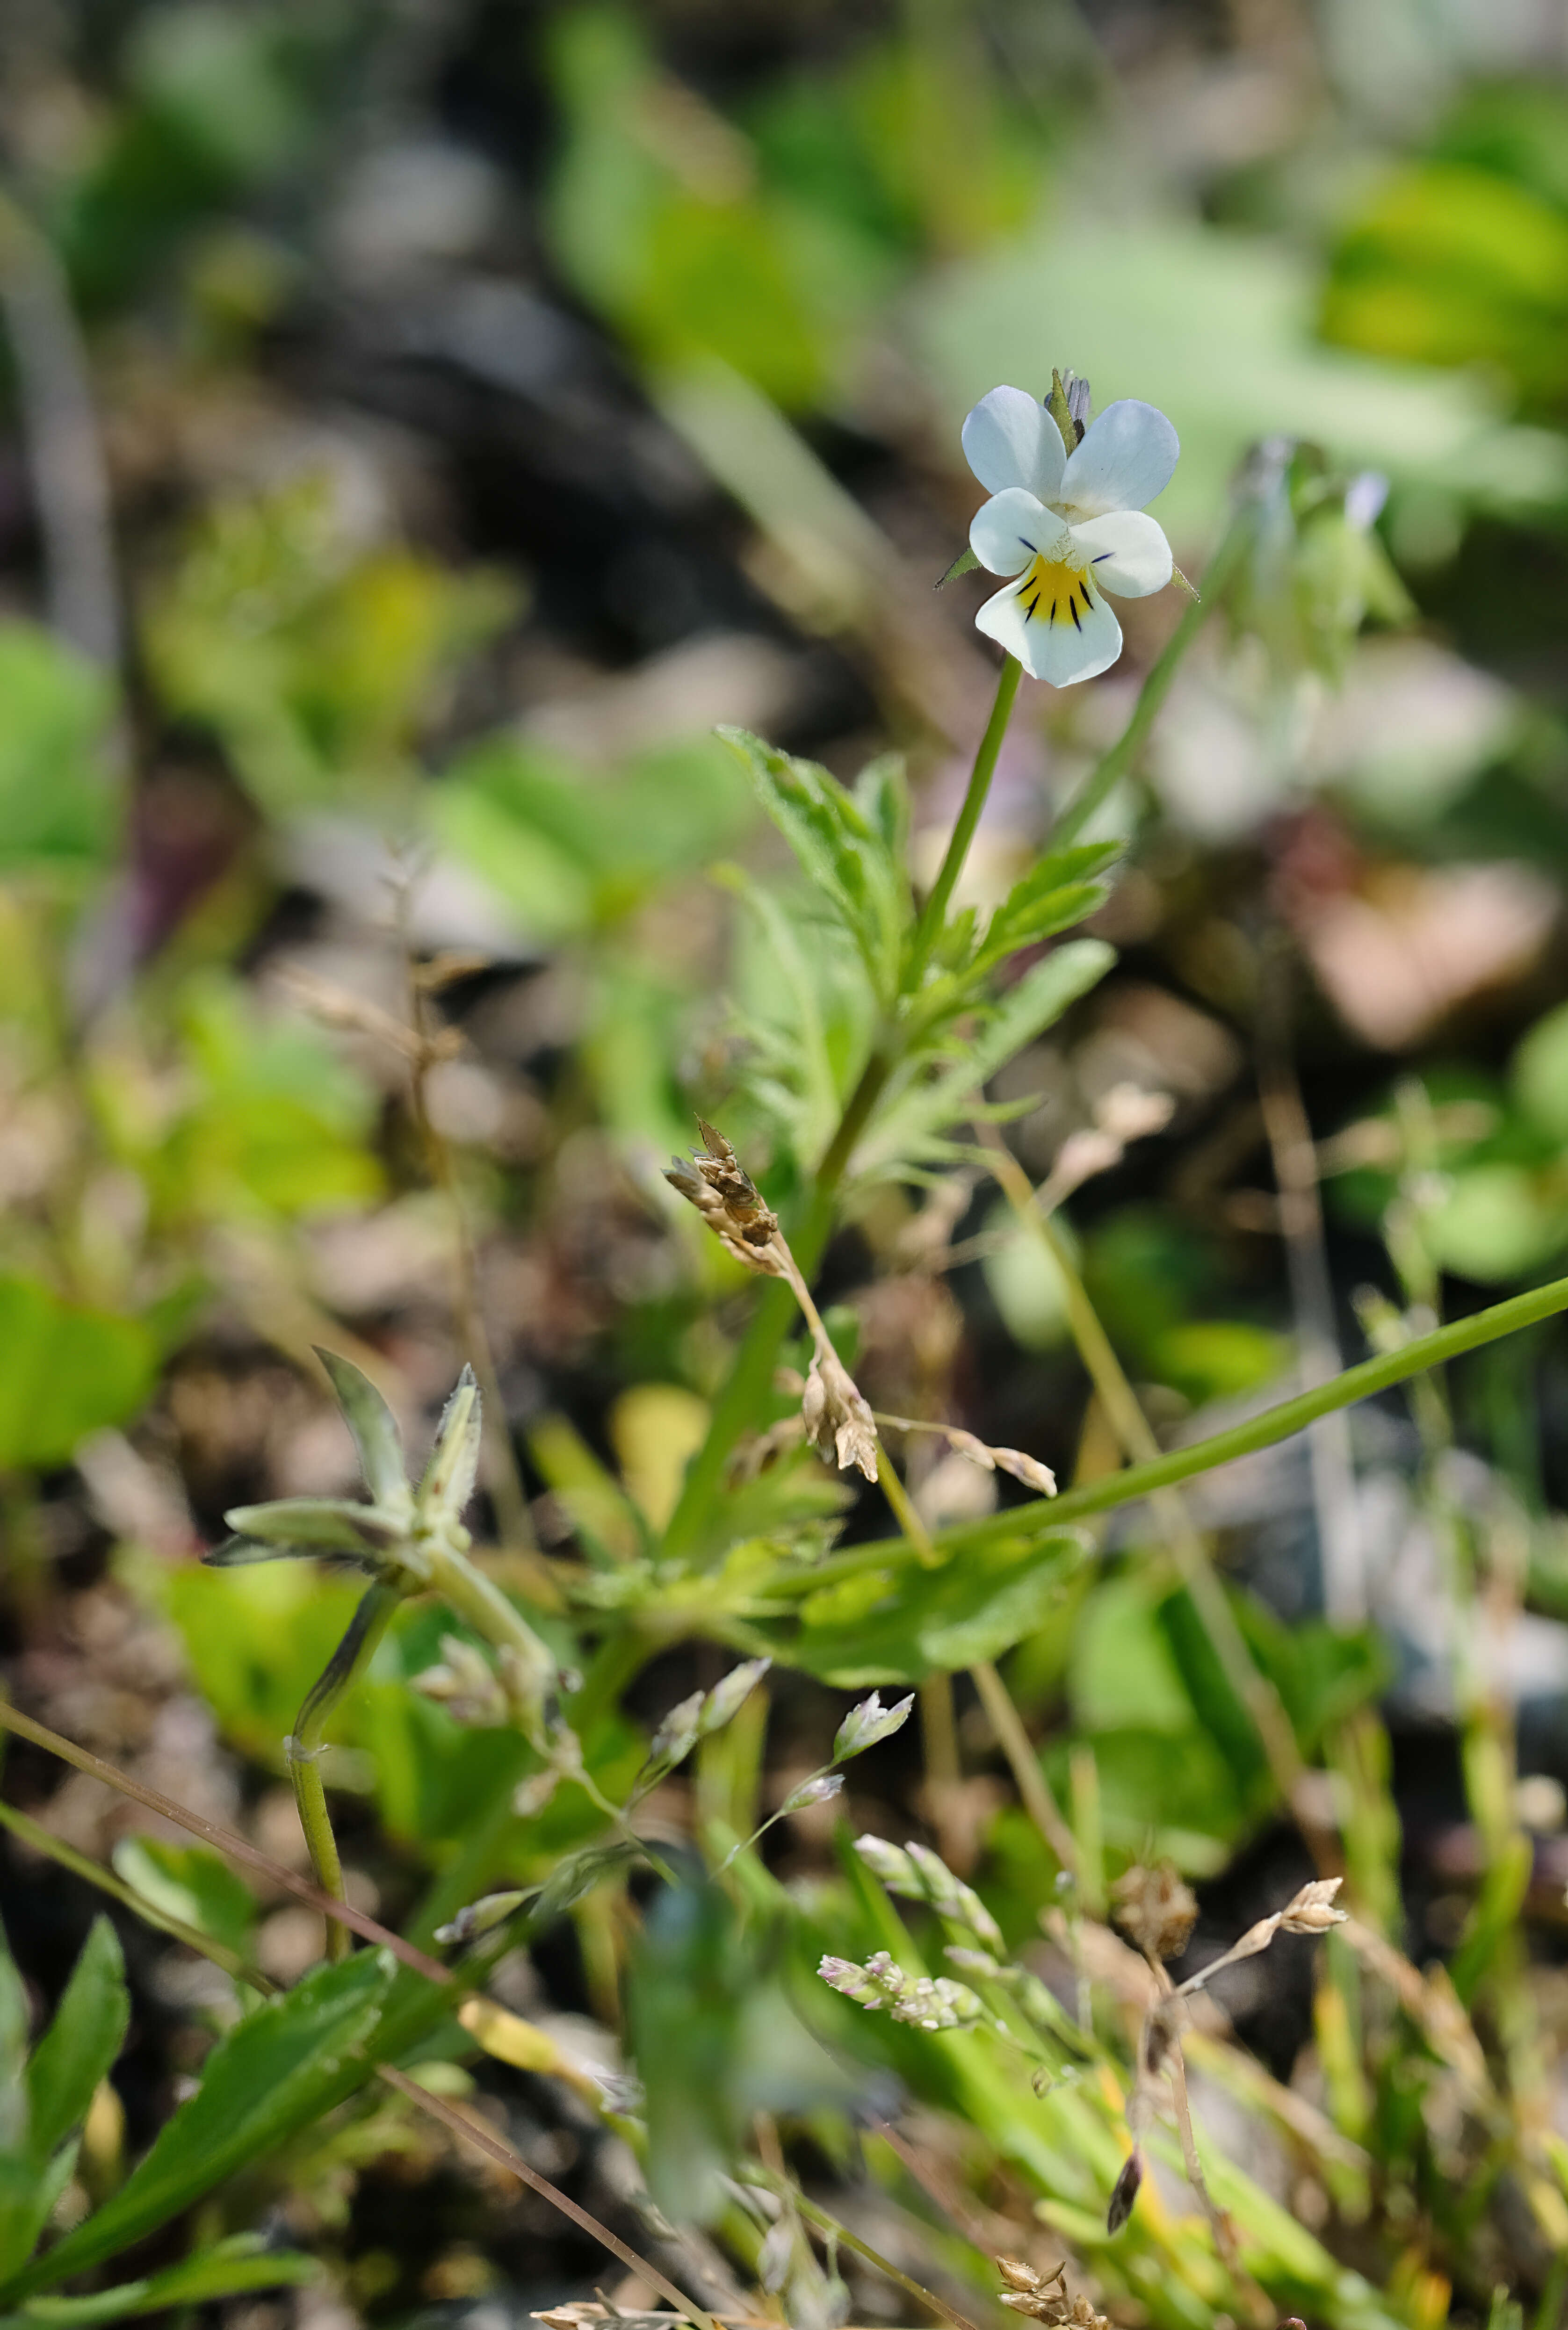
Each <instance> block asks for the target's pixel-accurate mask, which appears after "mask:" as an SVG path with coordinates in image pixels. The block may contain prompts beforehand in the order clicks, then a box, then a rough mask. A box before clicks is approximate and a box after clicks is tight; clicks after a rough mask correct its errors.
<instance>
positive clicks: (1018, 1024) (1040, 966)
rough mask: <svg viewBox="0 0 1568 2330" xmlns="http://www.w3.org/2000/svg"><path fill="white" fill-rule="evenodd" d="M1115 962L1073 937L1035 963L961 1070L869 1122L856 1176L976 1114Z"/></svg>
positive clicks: (914, 1150)
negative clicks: (986, 1091) (989, 1084)
mask: <svg viewBox="0 0 1568 2330" xmlns="http://www.w3.org/2000/svg"><path fill="white" fill-rule="evenodd" d="M1114 961H1116V953H1115V951H1114V950H1113V949H1112V948H1110V947H1108V946H1107V945H1106V943H1105V942H1104V941H1103V940H1102V939H1073V940H1069V942H1068V943H1067V944H1066V945H1065V946H1059V947H1057V948H1055V949H1053V951H1052V952H1050V954H1048V955H1046V956H1045V957H1044V958H1043V959H1042V960H1041V961H1039V962H1036V963H1032V964H1031V966H1030V968H1029V970H1028V971H1025V972H1024V974H1023V977H1022V979H1021V980H1019V981H1018V983H1017V985H1016V986H1015V987H1011V988H1009V989H1008V990H1007V993H1006V994H1005V995H1004V996H1003V999H1002V1000H1001V1002H1000V1003H999V1004H998V1005H997V1006H996V1008H995V1009H994V1010H993V1012H992V1013H991V1014H990V1015H989V1017H988V1018H987V1019H986V1020H985V1022H984V1026H983V1027H982V1028H981V1030H980V1032H979V1034H978V1035H977V1036H976V1037H974V1040H973V1041H972V1042H971V1043H970V1044H968V1045H967V1046H966V1047H965V1051H964V1056H963V1057H962V1058H961V1059H960V1060H959V1061H958V1062H957V1064H956V1065H955V1066H953V1067H950V1068H948V1069H946V1070H945V1071H944V1073H943V1074H942V1075H938V1076H936V1077H933V1078H932V1079H930V1080H929V1081H928V1082H927V1083H924V1084H914V1085H908V1086H906V1087H905V1088H904V1089H903V1090H902V1091H901V1092H898V1093H896V1094H895V1095H894V1097H893V1099H892V1100H891V1101H890V1102H889V1105H888V1106H887V1107H886V1108H884V1109H882V1110H881V1111H880V1112H879V1113H878V1114H877V1115H876V1116H875V1117H874V1118H873V1119H872V1121H871V1125H870V1131H869V1132H868V1133H867V1135H866V1137H865V1139H864V1140H863V1141H861V1143H860V1147H859V1148H858V1149H857V1150H856V1151H855V1155H854V1160H853V1163H852V1166H851V1172H852V1173H853V1174H857V1175H858V1174H861V1173H865V1172H868V1171H876V1170H879V1169H885V1168H886V1167H888V1166H889V1165H891V1164H895V1163H897V1162H898V1160H900V1159H902V1158H905V1157H908V1156H911V1155H918V1154H920V1153H921V1152H922V1151H924V1150H925V1147H926V1144H927V1143H928V1142H929V1141H933V1140H934V1139H935V1138H936V1136H937V1135H938V1134H940V1133H941V1132H944V1131H945V1130H946V1127H947V1126H949V1125H951V1124H954V1123H956V1122H959V1120H961V1119H962V1118H964V1117H965V1116H967V1115H969V1114H972V1113H973V1112H974V1107H975V1105H976V1103H977V1102H978V1100H979V1098H980V1091H981V1086H982V1085H983V1084H984V1083H985V1081H986V1079H987V1077H989V1076H993V1075H995V1074H996V1071H997V1069H998V1068H1000V1067H1002V1066H1003V1065H1004V1064H1005V1063H1006V1062H1007V1061H1008V1060H1010V1059H1012V1056H1013V1054H1014V1053H1015V1052H1018V1051H1022V1048H1023V1047H1024V1045H1025V1044H1030V1043H1032V1042H1033V1040H1034V1038H1035V1037H1037V1036H1038V1035H1040V1034H1041V1032H1042V1031H1043V1030H1044V1029H1045V1028H1049V1027H1050V1026H1051V1025H1052V1024H1053V1022H1054V1021H1056V1020H1058V1019H1060V1017H1061V1015H1062V1013H1063V1012H1064V1011H1065V1010H1066V1009H1067V1008H1068V1006H1069V1004H1070V1003H1076V1002H1077V1000H1078V999H1079V996H1080V995H1084V994H1087V993H1088V990H1089V989H1090V988H1091V987H1093V986H1094V985H1095V984H1096V982H1097V981H1098V980H1101V979H1103V978H1104V977H1105V974H1106V972H1107V971H1108V970H1109V969H1110V967H1111V965H1112V963H1113V962H1114Z"/></svg>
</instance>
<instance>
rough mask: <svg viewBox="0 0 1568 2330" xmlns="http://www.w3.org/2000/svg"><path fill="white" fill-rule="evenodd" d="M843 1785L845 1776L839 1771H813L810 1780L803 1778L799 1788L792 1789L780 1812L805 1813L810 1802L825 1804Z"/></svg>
mask: <svg viewBox="0 0 1568 2330" xmlns="http://www.w3.org/2000/svg"><path fill="white" fill-rule="evenodd" d="M843 1785H844V1783H843V1778H842V1776H841V1774H839V1773H837V1772H813V1775H812V1776H811V1778H810V1779H809V1780H803V1781H802V1782H801V1784H800V1786H799V1787H798V1788H792V1789H791V1790H790V1792H789V1794H788V1795H787V1796H786V1797H785V1798H784V1802H783V1804H781V1805H780V1806H779V1811H780V1814H784V1813H803V1812H804V1811H805V1810H806V1808H807V1806H808V1805H810V1804H826V1803H827V1801H828V1799H829V1797H830V1796H836V1795H838V1794H839V1793H840V1791H841V1788H842V1787H843Z"/></svg>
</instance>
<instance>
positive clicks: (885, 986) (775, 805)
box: [718, 728, 908, 1003]
mask: <svg viewBox="0 0 1568 2330" xmlns="http://www.w3.org/2000/svg"><path fill="white" fill-rule="evenodd" d="M718 733H719V734H720V735H721V736H723V737H724V739H725V740H726V742H727V744H733V745H734V747H735V749H736V752H737V753H739V754H740V755H741V758H742V759H743V760H744V761H745V762H746V767H747V768H748V769H749V770H750V772H751V776H752V781H753V783H754V784H755V787H756V790H757V793H758V796H759V797H760V799H761V801H762V804H763V807H764V808H765V810H766V811H767V813H768V815H769V816H770V817H771V818H772V819H773V821H774V824H775V825H776V826H777V827H778V829H779V831H780V832H781V833H782V834H783V835H784V839H785V840H786V841H787V842H788V843H789V846H790V848H792V849H793V850H794V854H795V857H796V858H797V859H798V860H799V862H800V866H801V870H802V872H803V873H804V874H805V875H806V876H807V878H808V879H809V880H810V881H811V882H812V883H813V885H814V886H815V887H816V888H817V889H818V891H819V892H820V893H821V894H822V896H823V898H825V899H826V900H827V902H828V903H829V905H831V906H832V909H833V911H834V913H835V914H837V916H838V918H839V920H840V921H841V923H843V925H844V928H845V929H846V930H847V931H848V932H849V933H850V935H851V938H852V939H853V940H854V942H855V944H856V946H857V947H858V948H859V950H860V956H861V959H862V961H864V963H865V966H866V969H867V971H868V973H869V974H870V980H871V982H872V985H873V987H874V988H875V989H876V991H877V994H878V996H879V998H880V999H881V1000H882V1001H883V1002H884V1003H890V1002H891V1001H892V999H893V996H894V993H895V991H896V988H897V983H898V957H899V950H900V947H901V945H902V940H903V927H904V921H905V916H906V913H907V909H908V886H907V884H906V882H905V878H904V876H903V874H902V872H901V870H900V869H899V867H898V865H897V864H896V862H895V860H894V857H893V855H892V852H891V850H890V849H889V843H888V839H887V838H886V833H885V831H884V827H885V826H886V825H887V824H888V823H889V820H890V819H891V817H892V802H893V798H894V797H893V795H892V792H891V780H890V778H889V777H887V776H886V775H884V774H881V773H878V774H875V775H874V776H873V777H872V781H871V782H870V786H869V787H868V799H869V800H870V804H871V807H872V810H873V812H874V819H875V821H873V815H869V814H868V812H867V810H866V809H865V808H862V807H861V805H860V802H859V801H857V800H856V799H855V797H854V796H853V795H852V794H851V793H848V792H846V791H845V790H844V788H843V786H842V785H841V784H840V783H839V782H838V781H837V779H836V778H834V777H832V776H830V775H829V774H828V772H827V771H826V769H822V768H819V767H818V766H817V764H816V763H815V762H813V761H797V760H794V758H792V756H791V755H790V754H789V753H780V752H775V751H774V747H773V746H772V745H771V744H764V743H763V741H762V739H761V738H760V737H757V736H753V735H752V734H749V732H748V731H747V730H746V729H744V728H721V729H720V730H719V732H718Z"/></svg>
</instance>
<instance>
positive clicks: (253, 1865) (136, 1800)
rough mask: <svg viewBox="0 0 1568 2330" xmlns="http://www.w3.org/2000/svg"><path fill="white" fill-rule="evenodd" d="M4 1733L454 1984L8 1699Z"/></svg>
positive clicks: (373, 1924) (415, 1951) (392, 1938)
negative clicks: (23, 1711)
mask: <svg viewBox="0 0 1568 2330" xmlns="http://www.w3.org/2000/svg"><path fill="white" fill-rule="evenodd" d="M0 1729H4V1730H6V1731H14V1733H15V1734H16V1736H17V1738H19V1739H26V1740H30V1741H31V1742H32V1744H33V1747H34V1748H43V1749H44V1750H45V1751H46V1752H47V1753H48V1754H49V1755H51V1756H58V1757H59V1758H60V1760H61V1762H62V1764H70V1765H72V1766H74V1767H75V1769H76V1770H77V1771H79V1772H85V1773H86V1774H87V1776H88V1777H89V1778H90V1779H92V1780H100V1781H101V1782H102V1783H103V1785H104V1786H105V1787H108V1788H113V1789H115V1790H117V1791H118V1793H119V1795H122V1796H128V1797H129V1798H130V1801H131V1802H132V1803H133V1804H140V1805H141V1806H142V1807H143V1809H144V1810H145V1811H147V1812H149V1813H157V1815H158V1817H159V1819H160V1820H166V1821H173V1823H175V1826H176V1828H183V1829H185V1830H188V1832H189V1833H190V1834H191V1835H192V1836H199V1837H200V1838H201V1840H202V1842H203V1843H204V1844H210V1845H211V1846H212V1847H213V1849H214V1852H221V1853H223V1855H224V1857H225V1859H227V1860H229V1861H238V1863H239V1864H240V1866H241V1868H242V1869H253V1870H254V1871H255V1872H256V1874H257V1875H258V1876H259V1877H264V1878H265V1879H266V1880H267V1881H268V1883H269V1884H270V1885H275V1886H277V1887H279V1888H280V1890H282V1891H283V1892H285V1893H292V1894H293V1896H294V1898H295V1899H296V1900H299V1901H303V1902H305V1903H306V1904H307V1906H308V1907H309V1908H310V1909H319V1910H321V1911H323V1912H324V1914H325V1915H326V1916H327V1917H328V1918H336V1919H337V1921H338V1923H339V1924H340V1925H345V1926H348V1927H352V1928H353V1930H354V1931H355V1933H356V1934H358V1935H359V1936H360V1937H361V1938H362V1939H363V1940H365V1941H367V1942H376V1943H379V1944H380V1946H382V1948H384V1949H388V1950H390V1951H391V1952H392V1954H393V1956H394V1957H397V1958H401V1959H402V1961H403V1963H404V1965H405V1966H407V1967H409V1968H410V1969H411V1971H412V1972H413V1973H414V1974H419V1975H423V1976H424V1977H425V1979H426V1981H428V1982H435V1983H441V1984H451V1981H452V1979H453V1976H452V1972H451V1967H450V1966H444V1965H442V1963H441V1960H440V1959H439V1958H432V1957H431V1956H428V1955H427V1954H426V1952H425V1951H423V1950H422V1949H419V1948H417V1947H416V1946H414V1944H413V1942H405V1941H404V1938H403V1937H402V1935H401V1934H394V1932H393V1931H392V1929H391V1927H387V1926H383V1925H381V1924H379V1923H378V1922H377V1920H376V1919H375V1918H371V1917H367V1916H366V1912H365V1911H364V1910H363V1909H355V1908H353V1907H352V1905H351V1904H350V1903H348V1902H347V1901H339V1900H335V1899H333V1897H332V1895H331V1894H330V1893H327V1892H324V1891H323V1890H322V1889H321V1887H320V1886H319V1885H313V1884H311V1882H310V1880H309V1878H307V1877H301V1876H300V1875H299V1872H298V1871H297V1870H293V1869H290V1868H288V1867H287V1866H286V1865H285V1864H284V1863H283V1862H282V1861H275V1860H274V1859H273V1858H272V1855H271V1853H270V1852H261V1849H260V1847H259V1846H257V1845H253V1844H252V1843H251V1842H250V1840H249V1839H248V1838H246V1837H242V1836H238V1835H236V1834H235V1833H234V1831H233V1829H227V1828H224V1827H223V1826H222V1825H221V1823H218V1822H217V1821H212V1820H208V1819H207V1818H206V1817H205V1815H204V1814H202V1813H195V1812H192V1811H191V1810H190V1808H189V1806H188V1805H185V1804H180V1803H178V1802H176V1799H175V1798H174V1797H173V1796H166V1795H164V1793H163V1791H162V1789H161V1788H149V1787H148V1786H147V1783H146V1781H145V1780H136V1779H133V1778H132V1777H131V1776H130V1774H129V1773H128V1772H122V1771H120V1770H119V1767H118V1766H116V1765H113V1764H109V1763H106V1762H105V1761H104V1758H103V1757H101V1756H95V1755H94V1754H93V1753H92V1751H91V1749H90V1748H79V1747H78V1746H77V1744H76V1742H75V1740H74V1739H67V1738H64V1737H63V1736H62V1734H61V1733H60V1732H58V1731H52V1730H51V1729H49V1726H48V1725H47V1724H46V1723H36V1722H34V1720H33V1718H32V1716H30V1715H24V1714H23V1713H22V1712H21V1711H20V1710H19V1709H17V1708H14V1707H12V1706H11V1705H9V1703H8V1702H7V1701H6V1700H4V1699H0Z"/></svg>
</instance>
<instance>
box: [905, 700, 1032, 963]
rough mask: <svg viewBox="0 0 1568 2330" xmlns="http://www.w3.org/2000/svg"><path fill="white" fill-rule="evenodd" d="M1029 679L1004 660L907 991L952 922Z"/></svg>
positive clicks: (926, 910) (923, 915) (919, 934)
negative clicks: (1021, 687)
mask: <svg viewBox="0 0 1568 2330" xmlns="http://www.w3.org/2000/svg"><path fill="white" fill-rule="evenodd" d="M1022 677H1023V666H1022V664H1021V663H1020V662H1019V661H1018V659H1017V658H1016V657H1015V656H1004V657H1003V663H1002V671H1001V676H1000V677H999V678H998V680H997V683H996V701H995V702H994V703H993V706H992V707H991V717H990V719H989V720H988V721H987V722H986V724H985V734H984V736H982V738H981V739H980V749H979V751H978V752H977V753H975V755H974V767H973V769H972V770H971V771H970V772H969V790H968V791H967V792H966V793H965V796H964V806H963V808H962V809H961V810H959V812H958V822H957V824H956V825H955V827H954V829H953V832H952V836H951V838H950V839H949V841H948V844H947V849H946V855H945V857H943V860H942V864H941V867H940V870H939V871H938V873H937V876H936V881H935V882H934V883H933V884H932V885H931V895H930V896H929V897H928V898H927V901H926V904H925V905H924V906H923V907H922V909H921V912H920V919H919V921H918V922H917V923H916V925H915V939H914V944H913V945H912V946H911V948H910V951H909V961H908V968H907V969H906V971H905V973H904V980H903V991H904V993H905V994H906V995H913V994H914V993H915V992H916V990H917V988H918V987H919V984H920V980H921V978H922V975H923V974H924V972H925V969H926V965H927V962H928V961H930V959H931V950H932V948H933V947H934V946H935V945H936V941H937V939H938V938H939V937H940V935H941V933H942V926H943V924H944V923H946V919H947V905H948V901H949V900H950V899H951V897H952V895H953V892H954V889H955V886H956V884H957V881H958V876H960V874H962V872H963V871H964V861H965V858H966V857H968V855H969V845H970V843H971V842H972V841H973V840H974V829H975V827H976V826H977V825H978V824H979V822H980V817H981V812H982V810H984V807H985V797H986V795H987V793H989V791H991V780H992V778H993V776H994V774H995V773H996V756H997V754H998V753H1000V752H1001V750H1002V740H1003V736H1005V735H1006V734H1007V724H1008V721H1009V720H1010V719H1011V718H1012V704H1013V698H1014V697H1015V696H1017V694H1018V683H1019V681H1020V680H1021V679H1022Z"/></svg>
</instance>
